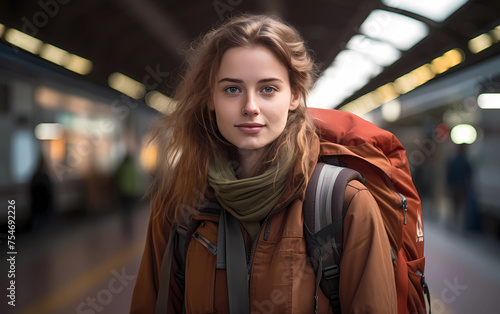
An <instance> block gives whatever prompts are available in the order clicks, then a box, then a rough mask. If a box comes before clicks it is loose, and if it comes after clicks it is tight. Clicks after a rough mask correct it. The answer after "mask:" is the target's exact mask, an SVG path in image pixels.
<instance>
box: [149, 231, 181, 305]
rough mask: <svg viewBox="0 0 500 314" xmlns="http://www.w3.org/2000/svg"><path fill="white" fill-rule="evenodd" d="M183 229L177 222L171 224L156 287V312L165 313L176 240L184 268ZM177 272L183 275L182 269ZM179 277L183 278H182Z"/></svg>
mask: <svg viewBox="0 0 500 314" xmlns="http://www.w3.org/2000/svg"><path fill="white" fill-rule="evenodd" d="M185 230H186V228H185V227H183V226H178V225H177V224H174V225H172V230H171V231H170V237H169V238H168V243H167V247H166V248H165V253H163V258H162V261H161V266H160V283H159V287H158V295H157V297H156V306H155V313H156V314H160V313H161V314H163V313H167V307H168V293H169V288H170V269H171V268H172V259H173V255H174V247H175V243H176V242H177V247H178V249H179V251H180V255H181V259H182V264H181V265H182V266H181V267H182V268H184V265H185V258H186V257H185V252H184V251H185V250H184V244H185V239H186V233H185ZM178 273H179V272H178ZM179 274H181V275H182V276H183V275H184V271H183V269H182V272H180V273H179ZM176 276H177V274H176ZM181 279H182V280H184V278H181Z"/></svg>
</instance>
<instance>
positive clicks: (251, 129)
mask: <svg viewBox="0 0 500 314" xmlns="http://www.w3.org/2000/svg"><path fill="white" fill-rule="evenodd" d="M236 127H237V128H238V129H239V130H240V131H241V132H243V133H245V134H256V133H259V132H260V131H261V130H262V128H264V125H263V124H260V123H242V124H237V125H236Z"/></svg>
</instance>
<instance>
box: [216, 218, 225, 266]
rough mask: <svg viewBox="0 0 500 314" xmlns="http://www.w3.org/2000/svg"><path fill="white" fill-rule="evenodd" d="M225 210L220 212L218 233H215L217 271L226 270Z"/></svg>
mask: <svg viewBox="0 0 500 314" xmlns="http://www.w3.org/2000/svg"><path fill="white" fill-rule="evenodd" d="M224 212H225V210H221V211H220V219H219V231H218V233H217V269H226V234H225V232H224V229H225V227H224V226H225V219H224V216H225V214H224Z"/></svg>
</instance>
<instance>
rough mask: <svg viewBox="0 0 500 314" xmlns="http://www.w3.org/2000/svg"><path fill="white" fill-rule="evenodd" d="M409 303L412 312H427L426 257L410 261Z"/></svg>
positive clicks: (421, 313)
mask: <svg viewBox="0 0 500 314" xmlns="http://www.w3.org/2000/svg"><path fill="white" fill-rule="evenodd" d="M406 264H407V265H408V303H407V309H408V313H410V314H414V313H415V314H425V313H430V310H429V312H427V309H426V302H425V296H424V291H426V290H427V288H426V285H427V284H426V283H425V277H424V275H423V273H424V268H425V257H421V258H418V259H416V260H413V261H408V262H407V263H406ZM427 293H428V291H427Z"/></svg>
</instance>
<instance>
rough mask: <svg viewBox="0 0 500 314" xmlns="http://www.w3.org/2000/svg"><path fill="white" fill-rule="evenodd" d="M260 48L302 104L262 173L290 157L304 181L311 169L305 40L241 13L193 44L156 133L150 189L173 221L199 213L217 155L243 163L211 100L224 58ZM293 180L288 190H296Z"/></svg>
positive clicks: (156, 206)
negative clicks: (233, 51) (234, 50)
mask: <svg viewBox="0 0 500 314" xmlns="http://www.w3.org/2000/svg"><path fill="white" fill-rule="evenodd" d="M255 45H262V46H264V47H266V48H267V49H269V50H270V51H271V52H272V53H273V54H274V55H275V56H276V57H277V59H278V60H279V61H280V62H281V63H282V64H283V65H284V66H285V67H286V68H287V69H288V71H289V79H290V86H291V89H292V93H299V94H300V96H301V103H300V105H299V107H298V108H297V109H295V110H294V111H292V112H290V113H289V115H288V120H287V124H286V127H285V130H284V131H283V133H282V134H281V135H280V136H279V137H278V138H277V139H276V140H275V141H274V142H273V143H272V144H271V145H270V147H269V150H268V152H267V156H265V159H264V160H265V163H264V166H263V167H264V168H263V169H260V170H261V171H263V170H265V167H267V166H268V165H269V163H270V162H272V161H274V160H276V159H277V156H278V155H279V154H282V153H287V154H292V156H293V157H292V166H291V167H290V168H291V171H294V170H295V169H294V168H295V167H296V166H300V167H301V170H302V172H303V173H304V175H305V177H306V178H308V177H309V174H310V172H311V171H312V169H311V167H312V166H311V165H310V162H309V159H310V157H309V154H310V147H311V143H312V142H313V141H314V139H315V137H316V133H315V127H314V124H313V123H312V121H311V119H310V118H309V116H308V114H307V108H306V98H307V94H308V92H309V90H310V88H311V86H312V83H313V76H314V75H315V73H316V72H315V65H314V62H313V60H312V58H311V55H310V53H309V52H308V50H307V48H306V47H305V44H304V40H303V39H302V38H301V36H300V35H299V34H298V32H297V31H296V30H294V29H293V28H292V27H290V26H288V25H286V24H284V23H283V22H281V21H280V20H278V19H277V18H273V17H269V16H262V15H242V16H239V17H236V18H233V19H230V20H229V21H228V22H226V23H225V24H223V25H221V26H220V27H219V28H217V29H215V30H212V31H210V32H209V33H207V34H206V35H205V36H203V37H202V38H201V40H199V41H198V42H195V43H194V44H193V46H192V48H191V50H190V51H189V52H188V56H187V59H186V61H187V69H186V72H185V75H184V77H183V79H182V81H181V83H180V84H179V85H178V87H177V89H176V90H175V92H174V99H175V100H176V102H177V105H176V109H175V111H174V112H173V113H172V114H171V115H165V116H162V117H161V118H160V119H159V120H158V121H157V122H156V124H155V127H154V129H153V139H154V141H156V142H157V145H158V148H159V150H158V152H159V160H158V168H157V171H156V173H155V178H154V180H153V183H152V185H151V186H150V189H149V193H150V195H151V197H152V208H153V211H154V212H156V213H157V214H160V215H162V216H163V217H165V218H166V219H167V220H169V221H173V220H177V221H179V220H180V219H181V218H182V216H183V215H184V213H185V212H189V213H191V214H194V213H197V206H198V205H199V204H200V203H201V202H202V201H203V200H204V193H205V190H206V187H207V168H208V163H209V160H211V158H216V157H217V156H220V155H222V156H224V157H226V158H227V159H228V160H237V159H235V158H236V156H237V155H236V150H235V147H234V146H233V145H232V144H230V143H229V142H227V141H226V140H225V139H224V138H223V137H222V135H221V134H220V133H219V131H218V129H217V124H216V121H215V115H214V112H213V111H211V110H210V109H209V107H210V105H211V103H212V102H213V98H212V95H213V91H214V85H215V78H216V75H217V72H218V70H219V67H220V64H221V60H222V56H223V55H224V53H225V52H226V51H227V50H228V49H230V48H234V47H252V46H255ZM294 184H297V183H296V182H294V180H289V182H288V184H287V189H288V190H290V189H294V188H295V187H294V186H293V185H294Z"/></svg>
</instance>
